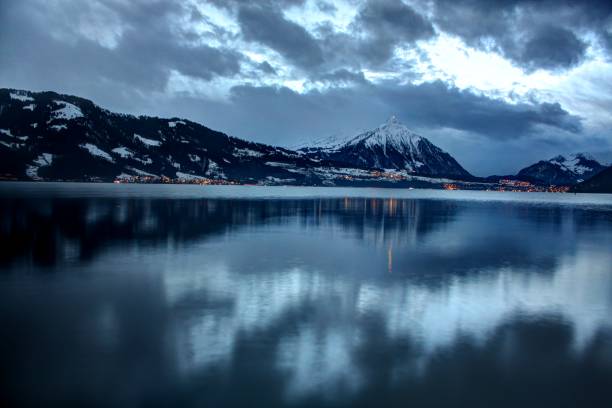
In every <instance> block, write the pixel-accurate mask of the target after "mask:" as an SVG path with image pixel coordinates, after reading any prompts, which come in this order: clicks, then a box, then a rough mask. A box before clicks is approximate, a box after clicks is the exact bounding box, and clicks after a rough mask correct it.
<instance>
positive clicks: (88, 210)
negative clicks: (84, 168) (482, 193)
mask: <svg viewBox="0 0 612 408" xmlns="http://www.w3.org/2000/svg"><path fill="white" fill-rule="evenodd" d="M0 209H1V210H2V221H3V223H4V224H5V226H6V227H5V228H3V229H2V231H0V245H2V247H4V248H8V249H9V250H8V251H3V256H2V258H0V261H4V262H6V261H10V260H12V259H17V258H19V257H24V256H25V257H31V258H32V259H33V260H34V261H35V262H37V263H41V264H54V263H56V262H58V261H61V260H62V258H66V259H69V258H74V257H75V256H76V258H78V259H81V260H86V259H90V258H92V257H94V256H95V255H96V253H97V252H99V251H101V250H104V249H106V248H107V247H108V246H113V245H123V244H128V245H145V246H152V247H155V246H167V245H168V244H169V243H170V242H171V243H174V244H176V245H182V244H185V243H189V242H194V241H197V240H199V239H202V238H205V237H211V238H214V237H215V236H222V235H223V234H224V233H227V232H228V231H231V230H233V229H235V228H248V227H257V226H266V225H271V224H279V225H282V224H285V223H288V222H290V221H292V220H294V219H297V220H298V221H299V223H300V224H301V225H303V226H304V227H305V228H306V227H308V226H310V227H313V228H314V227H319V226H325V225H333V226H334V227H338V228H343V229H346V230H347V231H351V232H352V233H355V234H358V235H360V236H361V237H362V238H363V239H368V240H370V241H376V242H383V241H384V242H386V241H389V240H391V239H396V240H399V239H400V237H402V238H401V239H416V237H418V236H419V235H422V234H425V233H427V232H428V231H429V230H431V229H435V228H436V226H437V225H439V224H443V223H445V222H448V221H449V219H450V217H452V214H453V212H454V204H452V203H446V204H443V203H438V204H437V205H434V206H431V205H424V203H423V202H421V201H413V200H396V199H349V198H346V199H342V200H335V199H313V200H254V201H247V200H235V201H231V200H211V199H208V200H160V199H153V200H139V199H88V200H87V199H84V200H74V199H53V200H46V201H45V200H37V201H23V200H3V201H2V202H0Z"/></svg>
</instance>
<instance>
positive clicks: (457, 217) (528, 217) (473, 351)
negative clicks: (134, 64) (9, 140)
mask: <svg viewBox="0 0 612 408" xmlns="http://www.w3.org/2000/svg"><path fill="white" fill-rule="evenodd" d="M453 193H456V194H453ZM0 209H1V213H0V214H1V216H0V248H2V250H1V252H0V254H1V255H0V269H1V272H0V328H1V330H2V332H1V335H0V362H1V364H0V405H1V406H37V407H38V406H70V405H80V406H122V407H123V406H249V407H252V406H262V407H273V406H309V407H310V406H401V407H406V406H416V407H422V406H436V407H437V406H440V407H446V406H449V407H459V406H466V407H610V406H612V197H610V196H588V195H578V196H574V195H559V194H542V195H538V194H536V195H531V194H518V195H513V194H500V193H486V192H480V193H469V192H431V191H425V192H423V191H416V190H414V191H393V190H349V189H337V190H336V189H307V188H306V189H295V188H292V189H282V188H276V189H266V188H251V189H249V188H238V187H234V188H212V189H210V188H206V187H200V186H113V185H82V184H70V185H58V184H17V183H8V184H0Z"/></svg>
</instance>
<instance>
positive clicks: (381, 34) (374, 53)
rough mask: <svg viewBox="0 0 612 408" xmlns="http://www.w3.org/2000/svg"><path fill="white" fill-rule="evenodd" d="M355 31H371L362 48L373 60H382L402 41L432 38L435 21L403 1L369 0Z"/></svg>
mask: <svg viewBox="0 0 612 408" xmlns="http://www.w3.org/2000/svg"><path fill="white" fill-rule="evenodd" d="M353 30H354V31H355V32H359V31H364V32H365V33H367V38H366V40H365V41H364V42H363V43H362V44H361V45H360V46H359V50H360V52H361V53H362V54H363V55H364V56H365V57H366V58H367V59H368V60H369V61H370V62H372V63H374V64H375V65H376V64H381V63H383V62H385V61H387V60H388V59H389V58H390V57H391V56H392V54H393V50H394V49H395V47H396V46H397V45H398V44H401V43H413V42H414V41H417V40H421V39H426V38H430V37H432V36H433V35H434V29H433V26H432V25H431V23H430V22H429V21H428V20H426V19H425V18H424V17H423V16H422V15H420V14H418V13H417V12H416V11H414V10H413V9H412V8H411V7H409V6H408V5H406V4H405V3H403V2H401V1H394V0H368V1H367V3H366V4H365V5H364V6H363V7H362V8H361V10H360V11H359V13H358V14H357V17H356V18H355V21H354V22H353Z"/></svg>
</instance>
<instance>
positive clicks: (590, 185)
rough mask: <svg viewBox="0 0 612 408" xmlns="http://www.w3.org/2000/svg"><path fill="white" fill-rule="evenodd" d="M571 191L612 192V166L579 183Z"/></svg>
mask: <svg viewBox="0 0 612 408" xmlns="http://www.w3.org/2000/svg"><path fill="white" fill-rule="evenodd" d="M571 191H572V192H575V193H606V194H612V167H608V168H606V169H604V170H603V171H600V172H599V173H597V174H596V175H594V176H593V177H591V178H590V179H588V180H586V181H583V182H581V183H578V184H577V185H576V186H574V187H573V188H572V190H571Z"/></svg>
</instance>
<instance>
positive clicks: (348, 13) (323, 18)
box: [284, 0, 357, 32]
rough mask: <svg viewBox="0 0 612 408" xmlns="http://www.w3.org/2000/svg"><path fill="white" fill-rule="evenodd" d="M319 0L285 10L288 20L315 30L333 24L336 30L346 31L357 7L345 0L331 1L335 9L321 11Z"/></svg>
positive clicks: (308, 1)
mask: <svg viewBox="0 0 612 408" xmlns="http://www.w3.org/2000/svg"><path fill="white" fill-rule="evenodd" d="M317 3H319V2H318V1H314V0H307V1H305V2H304V4H301V5H295V6H292V7H289V8H288V9H286V10H284V16H285V18H286V19H287V20H290V21H293V22H294V23H296V24H299V25H301V26H302V27H304V28H306V29H307V30H308V31H310V32H314V31H315V30H316V29H317V28H318V27H319V26H320V25H321V24H331V25H332V27H334V29H335V30H336V31H340V32H346V31H348V27H349V25H350V24H351V22H352V21H353V20H354V18H355V15H356V14H357V7H355V5H353V4H351V3H350V2H348V1H345V0H337V1H333V2H329V4H331V5H333V6H334V7H335V11H333V12H331V13H330V12H327V11H321V9H320V7H319V6H318V5H317Z"/></svg>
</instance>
